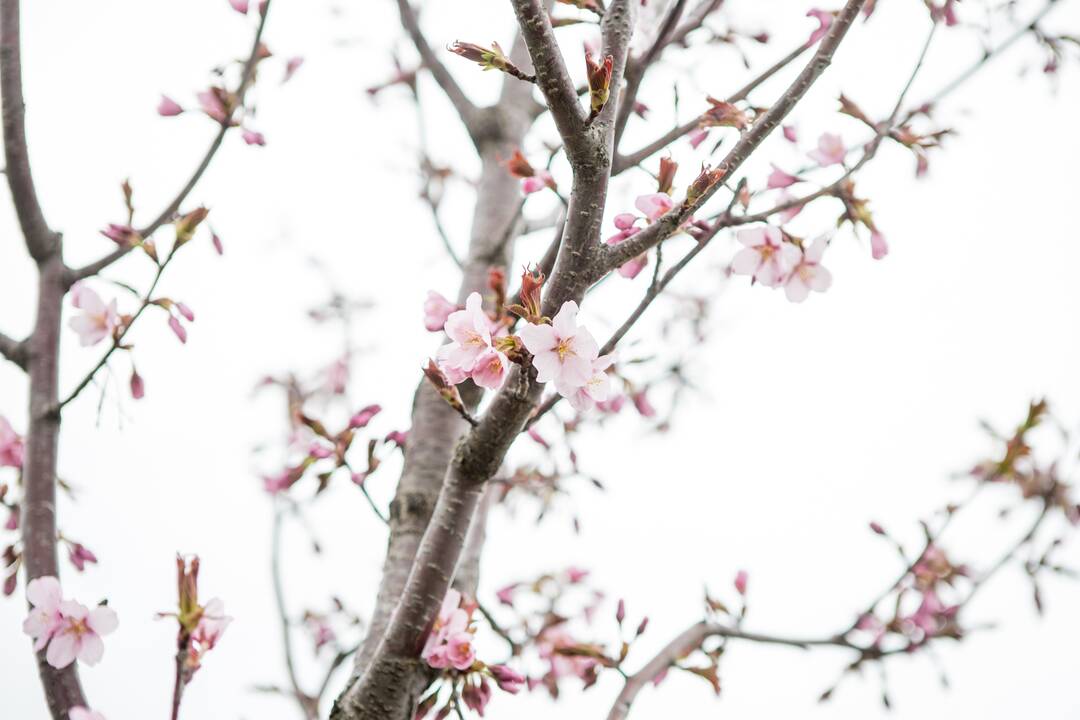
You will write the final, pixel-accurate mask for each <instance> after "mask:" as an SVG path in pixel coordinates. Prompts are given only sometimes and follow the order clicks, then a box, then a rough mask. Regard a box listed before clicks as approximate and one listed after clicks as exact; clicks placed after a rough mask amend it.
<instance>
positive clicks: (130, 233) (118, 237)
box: [101, 223, 139, 247]
mask: <svg viewBox="0 0 1080 720" xmlns="http://www.w3.org/2000/svg"><path fill="white" fill-rule="evenodd" d="M101 234H102V235H104V236H105V237H107V238H109V239H110V240H112V241H113V242H114V243H116V244H117V245H119V246H120V247H131V246H132V245H134V244H135V243H136V242H137V241H138V239H139V233H137V232H136V231H135V229H134V228H132V227H131V226H130V225H117V224H116V223H109V224H108V226H106V228H105V229H104V230H102V231H101Z"/></svg>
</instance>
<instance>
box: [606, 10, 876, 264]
mask: <svg viewBox="0 0 1080 720" xmlns="http://www.w3.org/2000/svg"><path fill="white" fill-rule="evenodd" d="M865 1H866V0H848V2H847V3H846V4H845V5H844V8H843V9H842V10H841V11H840V12H839V13H838V14H837V16H836V19H835V20H834V21H833V24H832V27H831V28H830V29H829V32H828V34H827V35H826V36H825V37H824V39H822V41H821V45H820V46H819V47H818V50H817V52H816V53H814V56H813V58H811V60H810V62H809V63H808V64H807V66H806V67H805V68H803V71H802V72H801V73H799V76H798V77H797V78H796V79H795V81H794V82H793V83H792V84H791V86H790V87H789V88H788V89H787V91H786V92H785V93H784V94H783V95H782V96H781V97H780V99H779V100H777V102H776V103H775V104H774V105H773V106H772V107H770V108H769V109H768V110H767V111H766V112H765V113H764V114H763V115H762V116H761V117H760V118H759V119H758V120H757V121H756V122H755V123H754V124H753V126H751V128H750V129H749V130H748V131H747V132H746V133H745V134H744V135H743V136H742V137H741V138H739V141H738V142H737V143H736V144H735V147H733V148H732V149H731V151H730V152H729V153H728V154H727V156H726V157H725V158H724V159H723V160H722V161H721V162H720V165H719V166H718V170H719V171H720V175H719V177H717V178H716V179H715V181H714V182H713V184H712V185H711V186H710V187H709V188H708V189H707V190H705V191H704V192H702V193H701V195H700V196H699V197H698V198H697V199H696V200H695V201H694V202H692V203H688V202H684V203H682V204H681V205H680V206H679V207H677V208H675V209H673V210H672V211H670V212H668V213H667V214H666V215H664V216H663V217H661V218H659V219H658V220H657V221H656V222H654V223H653V224H652V225H650V226H649V227H647V228H645V229H644V230H642V231H641V232H640V233H638V234H637V235H634V236H633V237H631V238H629V239H628V240H626V241H625V242H622V243H620V244H618V245H613V246H611V247H609V248H607V249H606V250H605V252H604V254H603V259H602V262H601V263H599V264H598V266H597V267H595V268H594V272H595V273H596V275H595V277H594V280H597V279H599V278H601V277H603V276H604V275H605V274H606V273H608V272H610V271H611V270H614V269H615V268H617V267H618V266H619V265H622V264H623V263H625V262H627V261H628V260H630V259H632V258H635V257H637V256H638V255H640V254H642V253H643V252H645V251H646V250H648V249H649V248H651V247H653V246H655V245H656V244H657V243H659V242H660V241H662V240H664V239H665V238H667V237H670V236H671V235H673V234H675V233H676V232H677V231H678V229H679V228H680V227H681V226H682V224H683V222H685V221H686V220H687V219H689V218H690V217H691V216H692V215H693V214H694V213H695V212H697V211H698V210H699V209H700V208H701V207H702V206H703V205H704V204H705V203H706V202H707V201H708V200H709V198H711V197H712V196H713V194H714V193H715V192H716V191H717V190H718V189H719V188H720V187H722V186H723V184H724V183H725V182H726V181H727V180H728V179H729V178H730V177H731V176H732V175H733V174H734V173H735V171H736V170H738V169H739V167H740V166H741V165H742V164H743V162H744V161H745V160H746V158H748V157H749V156H750V154H751V153H753V152H754V150H756V149H757V147H758V146H759V145H760V144H761V143H762V141H764V140H765V138H766V137H768V136H769V134H770V133H771V132H772V131H773V130H774V129H775V128H776V127H777V126H778V125H779V124H780V122H781V121H782V120H783V119H784V118H785V117H786V116H787V114H788V113H789V112H790V111H791V109H792V108H793V107H795V105H796V104H797V103H798V102H799V100H801V99H802V97H803V96H804V95H805V94H806V91H807V90H809V89H810V86H811V85H813V84H814V82H815V81H816V80H817V79H818V78H819V77H820V76H821V74H822V73H823V72H824V71H825V69H826V68H827V67H828V66H829V64H830V63H831V62H832V57H833V54H834V53H835V52H836V49H837V48H838V47H839V46H840V42H841V41H842V40H843V38H844V35H846V34H847V31H848V29H849V28H850V27H851V24H852V23H853V22H854V21H855V18H856V17H857V16H858V14H859V10H860V9H861V8H862V6H863V4H864V3H865Z"/></svg>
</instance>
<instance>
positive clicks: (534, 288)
mask: <svg viewBox="0 0 1080 720" xmlns="http://www.w3.org/2000/svg"><path fill="white" fill-rule="evenodd" d="M543 287H544V273H542V272H540V270H539V269H536V268H534V269H532V270H530V269H529V268H525V270H524V271H523V272H522V273H521V291H520V295H521V298H520V299H521V304H520V305H511V306H510V307H509V308H508V309H509V310H510V312H512V313H514V314H515V315H517V316H518V317H520V318H522V319H524V320H526V321H528V322H531V323H533V324H540V323H542V322H543V313H542V312H541V310H540V290H541V288H543Z"/></svg>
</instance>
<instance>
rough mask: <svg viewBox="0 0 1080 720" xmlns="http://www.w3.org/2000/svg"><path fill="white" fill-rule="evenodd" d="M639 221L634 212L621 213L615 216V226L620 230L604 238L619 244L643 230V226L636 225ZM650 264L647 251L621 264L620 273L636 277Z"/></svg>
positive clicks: (632, 277)
mask: <svg viewBox="0 0 1080 720" xmlns="http://www.w3.org/2000/svg"><path fill="white" fill-rule="evenodd" d="M637 221H638V217H637V216H636V215H634V214H633V213H621V214H619V215H616V216H615V227H616V228H617V229H618V232H617V233H615V234H614V235H612V236H611V237H609V238H607V239H606V240H604V242H605V243H606V244H608V245H618V244H619V243H621V242H623V241H624V240H626V239H627V238H630V237H633V236H634V235H636V234H637V233H639V232H641V228H638V227H634V223H636V222H637ZM648 264H649V256H648V255H646V254H645V253H642V254H641V255H638V256H637V257H636V258H633V259H632V260H628V261H626V262H625V263H623V264H622V265H620V266H619V270H618V272H619V274H620V275H622V276H623V277H625V278H629V279H631V280H632V279H634V278H635V277H637V275H638V273H640V272H641V271H642V269H643V268H644V267H645V266H646V265H648Z"/></svg>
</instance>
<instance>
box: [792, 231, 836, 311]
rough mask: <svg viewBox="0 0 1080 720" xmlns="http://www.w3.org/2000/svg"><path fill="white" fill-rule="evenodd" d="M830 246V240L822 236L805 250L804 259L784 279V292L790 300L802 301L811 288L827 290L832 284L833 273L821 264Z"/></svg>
mask: <svg viewBox="0 0 1080 720" xmlns="http://www.w3.org/2000/svg"><path fill="white" fill-rule="evenodd" d="M828 246H829V241H828V240H827V239H826V238H825V237H824V236H822V237H819V238H818V239H817V240H814V242H813V243H811V244H810V247H809V248H807V249H806V250H804V251H803V254H802V259H801V260H799V262H798V264H796V265H795V267H794V268H792V270H791V272H790V274H789V275H788V277H787V280H785V281H784V293H785V294H786V295H787V299H788V300H790V301H791V302H796V303H801V302H802V301H803V300H805V299H806V298H807V297H808V296H809V295H810V291H811V290H813V291H814V292H825V291H826V290H828V289H829V287H830V286H831V285H832V273H830V272H829V271H828V270H827V269H826V268H824V267H822V265H821V257H822V255H824V254H825V248H826V247H828Z"/></svg>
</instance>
